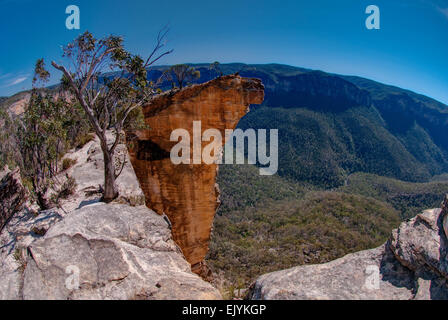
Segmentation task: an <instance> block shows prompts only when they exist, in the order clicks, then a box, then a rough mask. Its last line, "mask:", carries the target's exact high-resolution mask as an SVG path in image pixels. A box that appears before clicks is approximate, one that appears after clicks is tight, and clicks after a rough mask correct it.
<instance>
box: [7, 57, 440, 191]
mask: <svg viewBox="0 0 448 320" xmlns="http://www.w3.org/2000/svg"><path fill="white" fill-rule="evenodd" d="M191 66H193V67H195V68H196V69H197V70H199V71H200V72H201V77H200V79H198V80H197V81H196V82H198V83H203V82H206V81H208V80H210V79H212V78H215V77H216V76H217V72H216V71H213V70H210V69H209V64H191ZM168 67H169V66H158V67H154V68H153V69H152V70H151V71H150V72H149V74H148V77H149V78H150V79H152V80H156V79H158V78H159V77H160V76H161V75H162V73H163V71H164V70H166V69H167V68H168ZM220 69H221V72H222V73H223V74H231V73H236V72H239V73H240V75H241V76H244V77H255V78H260V79H262V81H263V83H264V85H265V88H266V98H265V101H264V103H263V105H262V106H261V107H257V108H254V109H253V110H252V112H250V113H249V114H248V115H247V116H246V117H244V118H243V119H242V121H241V122H240V124H239V127H240V128H242V129H245V128H254V129H258V128H266V129H269V128H274V129H279V142H280V143H279V144H280V150H279V151H280V152H279V153H280V158H279V171H278V174H279V175H280V176H282V177H287V178H288V179H292V180H294V181H304V182H308V183H311V184H313V185H318V186H321V187H327V188H333V187H338V186H341V185H343V184H344V181H345V179H346V178H347V177H348V176H349V175H350V174H352V173H354V172H366V173H373V174H377V175H380V176H387V177H391V178H396V179H400V180H404V181H411V182H423V181H428V180H429V179H431V177H433V176H434V175H440V174H442V173H445V172H448V139H446V137H447V136H448V106H446V105H444V104H442V103H440V102H438V101H436V100H434V99H431V98H428V97H426V96H423V95H419V94H416V93H414V92H411V91H409V90H404V89H401V88H397V87H393V86H389V85H385V84H381V83H378V82H375V81H372V80H368V79H364V78H360V77H355V76H343V75H337V74H330V73H325V72H322V71H315V70H309V69H304V68H298V67H292V66H288V65H281V64H262V65H260V64H242V63H231V64H222V65H220ZM106 76H107V75H106ZM162 87H163V88H165V89H167V88H170V87H171V84H170V83H168V82H165V83H162ZM23 97H24V94H23V93H19V94H17V95H15V96H13V97H10V98H8V99H6V98H0V104H1V105H4V106H5V105H13V104H14V102H17V100H20V99H23ZM15 105H17V103H16V104H15Z"/></svg>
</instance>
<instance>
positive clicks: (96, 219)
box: [22, 204, 221, 300]
mask: <svg viewBox="0 0 448 320" xmlns="http://www.w3.org/2000/svg"><path fill="white" fill-rule="evenodd" d="M22 297H23V299H58V300H60V299H63V300H65V299H219V298H221V296H220V294H219V292H218V291H217V290H216V289H215V288H213V287H212V286H211V285H210V284H209V283H207V282H205V281H203V280H202V279H200V278H199V277H198V276H197V275H195V274H193V273H191V270H190V265H189V264H188V263H187V262H186V261H185V260H184V258H183V256H182V254H181V253H180V250H179V249H178V247H177V246H176V244H175V243H174V242H173V241H172V238H171V232H170V230H169V228H168V224H167V222H166V221H165V220H164V219H163V217H162V216H160V215H157V214H156V213H154V212H152V211H151V210H149V209H147V208H146V207H143V206H140V207H131V206H127V205H120V204H111V205H107V204H94V205H89V206H86V207H84V208H82V209H79V210H76V211H73V212H72V213H71V214H69V215H68V216H66V217H65V218H64V219H63V220H62V221H60V222H59V223H57V224H55V225H54V226H53V227H52V228H50V230H49V231H48V232H47V233H46V234H45V236H43V237H42V238H41V239H38V240H36V241H34V242H33V243H32V244H31V245H30V246H29V247H28V258H27V261H26V266H25V268H24V272H23V292H22Z"/></svg>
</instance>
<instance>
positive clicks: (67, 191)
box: [58, 177, 77, 199]
mask: <svg viewBox="0 0 448 320" xmlns="http://www.w3.org/2000/svg"><path fill="white" fill-rule="evenodd" d="M76 187H77V183H76V180H75V179H74V178H73V177H68V178H67V180H66V181H65V182H64V184H63V185H62V187H61V190H60V191H59V194H58V198H59V199H67V198H68V197H69V196H71V195H72V194H74V193H75V191H76Z"/></svg>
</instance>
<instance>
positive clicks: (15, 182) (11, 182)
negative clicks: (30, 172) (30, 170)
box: [0, 168, 27, 231]
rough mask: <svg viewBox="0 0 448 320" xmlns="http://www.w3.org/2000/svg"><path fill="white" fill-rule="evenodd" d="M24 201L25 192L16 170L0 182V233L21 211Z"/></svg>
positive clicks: (25, 197)
mask: <svg viewBox="0 0 448 320" xmlns="http://www.w3.org/2000/svg"><path fill="white" fill-rule="evenodd" d="M26 199H27V192H26V190H25V188H24V187H23V185H22V179H21V178H20V170H19V168H16V169H15V170H14V171H12V172H8V173H7V174H6V175H4V177H3V179H2V180H1V181H0V231H1V230H2V229H3V227H4V226H5V224H6V223H7V222H8V220H9V219H11V217H12V216H13V215H14V214H15V213H16V212H18V211H20V210H22V208H23V205H24V204H25V202H26Z"/></svg>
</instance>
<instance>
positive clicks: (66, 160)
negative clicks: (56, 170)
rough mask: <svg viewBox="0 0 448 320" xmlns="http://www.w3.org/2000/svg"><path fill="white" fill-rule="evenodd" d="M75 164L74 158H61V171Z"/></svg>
mask: <svg viewBox="0 0 448 320" xmlns="http://www.w3.org/2000/svg"><path fill="white" fill-rule="evenodd" d="M75 164H76V159H70V158H64V160H62V171H65V170H68V169H70V168H71V167H73V166H74V165H75Z"/></svg>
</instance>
